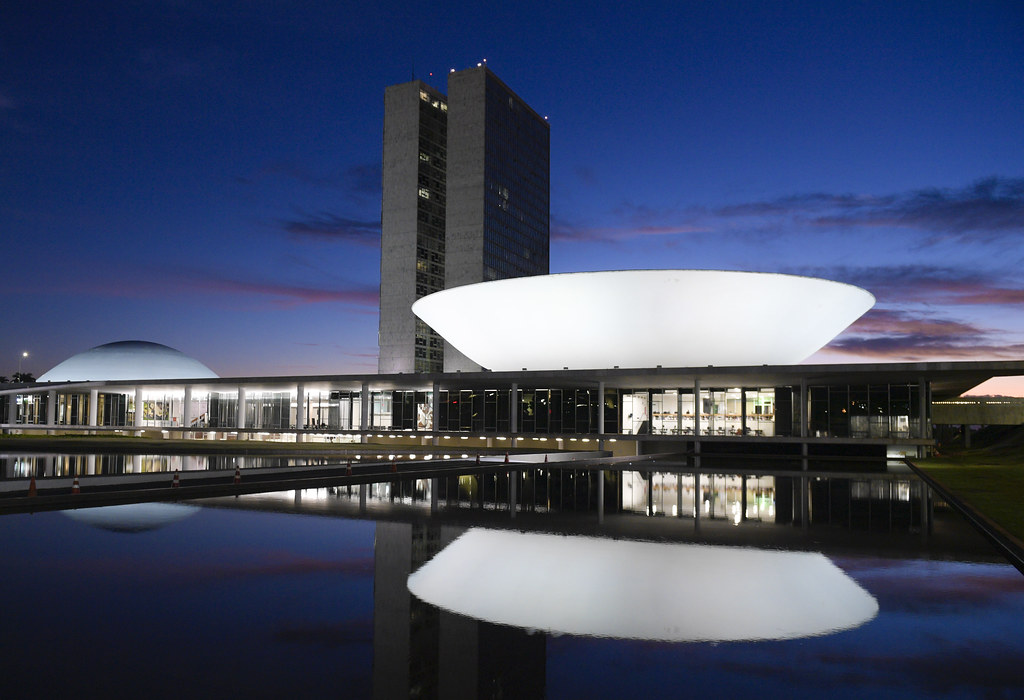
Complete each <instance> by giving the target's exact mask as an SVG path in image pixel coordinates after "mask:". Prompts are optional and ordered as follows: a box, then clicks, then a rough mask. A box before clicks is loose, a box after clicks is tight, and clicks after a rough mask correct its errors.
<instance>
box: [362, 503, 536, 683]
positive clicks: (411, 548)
mask: <svg viewBox="0 0 1024 700" xmlns="http://www.w3.org/2000/svg"><path fill="white" fill-rule="evenodd" d="M462 532H463V530H462V528H455V527H447V526H445V527H440V526H427V525H418V524H417V525H410V524H407V523H387V522H378V523H377V529H376V540H375V544H374V563H375V571H374V584H373V608H374V613H373V695H374V697H375V698H396V697H421V698H428V697H441V698H449V697H459V698H461V697H467V698H471V697H509V698H515V697H541V696H543V695H544V679H545V652H546V640H545V637H544V635H542V634H527V633H526V632H525V631H523V630H519V629H516V628H513V627H505V626H500V625H492V624H489V623H486V622H478V621H477V620H473V619H471V618H467V617H463V616H461V615H455V614H453V613H447V612H444V611H442V610H439V609H438V608H436V607H434V606H432V605H429V604H427V603H425V602H423V601H421V600H419V599H418V598H416V597H415V596H413V595H412V594H410V593H409V589H408V587H407V585H406V581H407V579H408V577H409V574H411V573H412V572H413V571H415V570H416V569H418V568H419V567H420V566H421V565H422V564H424V563H426V562H427V561H429V560H430V559H431V558H432V557H433V556H434V555H435V554H437V552H439V551H440V550H441V549H443V548H444V547H445V546H446V545H447V544H449V543H451V542H452V541H453V540H454V539H455V538H456V537H458V536H459V535H460V534H462Z"/></svg>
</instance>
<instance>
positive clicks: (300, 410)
mask: <svg viewBox="0 0 1024 700" xmlns="http://www.w3.org/2000/svg"><path fill="white" fill-rule="evenodd" d="M305 429H306V385H305V384H303V383H302V382H299V383H298V384H296V385H295V442H305V441H306V435H305V433H303V432H302V431H303V430H305Z"/></svg>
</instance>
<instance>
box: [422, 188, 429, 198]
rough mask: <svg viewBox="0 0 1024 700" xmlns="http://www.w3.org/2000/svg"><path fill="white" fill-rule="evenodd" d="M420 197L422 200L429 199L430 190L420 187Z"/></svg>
mask: <svg viewBox="0 0 1024 700" xmlns="http://www.w3.org/2000/svg"><path fill="white" fill-rule="evenodd" d="M420 197H423V199H430V190H428V189H427V188H426V187H421V188H420Z"/></svg>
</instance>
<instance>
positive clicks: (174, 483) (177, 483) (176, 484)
mask: <svg viewBox="0 0 1024 700" xmlns="http://www.w3.org/2000/svg"><path fill="white" fill-rule="evenodd" d="M179 486H181V482H180V481H179V479H178V470H177V469H175V470H174V479H173V480H171V488H172V489H176V488H178V487H179Z"/></svg>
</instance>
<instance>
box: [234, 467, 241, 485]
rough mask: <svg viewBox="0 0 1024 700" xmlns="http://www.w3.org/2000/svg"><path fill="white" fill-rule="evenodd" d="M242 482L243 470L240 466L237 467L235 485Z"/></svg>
mask: <svg viewBox="0 0 1024 700" xmlns="http://www.w3.org/2000/svg"><path fill="white" fill-rule="evenodd" d="M240 483H242V472H241V470H240V469H239V468H238V467H235V486H238V485H239V484H240Z"/></svg>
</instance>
